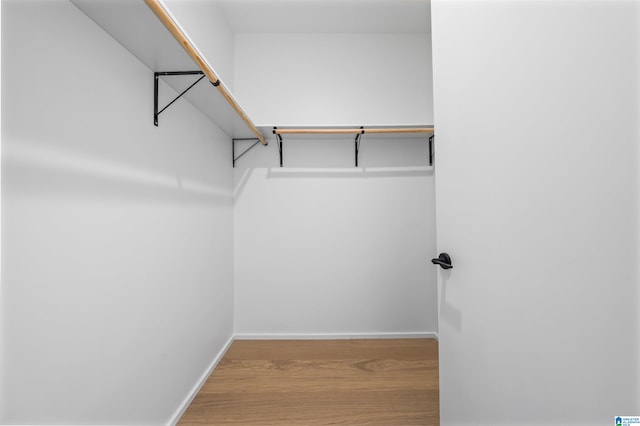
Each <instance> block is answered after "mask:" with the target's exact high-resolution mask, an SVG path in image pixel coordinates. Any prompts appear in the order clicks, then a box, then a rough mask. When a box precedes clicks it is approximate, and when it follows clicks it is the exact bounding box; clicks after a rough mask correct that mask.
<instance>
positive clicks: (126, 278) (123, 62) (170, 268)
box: [0, 0, 233, 424]
mask: <svg viewBox="0 0 640 426" xmlns="http://www.w3.org/2000/svg"><path fill="white" fill-rule="evenodd" d="M2 32H3V37H2V43H3V44H2V66H3V69H2V149H3V152H2V172H3V179H2V197H3V199H2V248H3V250H2V256H3V257H2V288H1V294H2V298H1V305H0V308H1V309H2V318H1V320H2V324H3V330H2V332H3V336H2V337H3V341H2V354H0V359H1V360H2V375H1V377H2V388H3V394H4V396H3V400H2V401H0V422H3V423H21V424H37V423H47V424H97V423H102V424H162V423H166V422H167V421H169V419H170V418H171V417H172V416H173V414H174V411H175V410H176V409H178V407H179V406H180V404H182V402H183V400H184V399H185V397H187V395H188V394H189V392H191V390H192V388H193V386H194V384H195V383H196V382H197V381H198V380H199V379H200V377H201V375H202V374H203V373H205V371H206V370H207V368H208V367H209V366H210V364H211V362H212V361H213V360H214V358H215V357H216V355H217V354H218V352H219V351H220V350H221V349H222V348H223V346H224V345H225V344H226V343H227V341H228V339H229V338H230V337H231V335H232V327H233V326H232V319H233V318H232V305H233V302H232V297H233V288H232V284H233V283H232V279H233V277H232V273H233V271H232V250H231V247H232V237H233V236H232V230H233V214H232V209H233V198H232V173H231V170H230V159H229V158H230V155H231V152H230V141H229V138H228V136H226V135H225V134H223V133H222V132H220V131H219V130H218V129H217V128H216V127H215V126H214V125H212V124H211V122H209V121H208V120H207V119H205V118H204V117H203V116H202V115H201V114H200V113H199V112H198V111H197V110H195V109H194V108H193V107H191V106H190V105H188V104H186V103H184V102H181V101H179V102H176V103H175V104H174V105H173V106H172V107H171V108H172V111H171V114H170V116H167V118H166V119H164V120H162V122H161V123H160V127H159V128H155V127H154V126H153V123H152V104H153V100H152V99H153V89H152V88H153V84H152V79H153V74H152V72H151V71H150V70H149V69H147V68H146V67H144V66H143V65H142V64H141V63H140V62H139V61H137V60H136V59H135V58H134V57H133V56H131V54H130V53H129V52H127V51H126V50H125V49H123V48H122V47H121V46H120V45H119V44H118V43H116V42H115V41H114V40H113V39H112V38H111V37H109V36H108V35H107V34H106V33H104V32H103V31H102V30H101V29H100V28H99V27H97V26H96V25H95V24H94V23H93V22H92V21H91V20H90V19H89V18H87V17H86V16H85V15H83V14H82V13H81V12H80V11H79V10H78V9H76V8H75V7H74V6H73V5H71V4H70V3H69V2H66V1H35V0H33V1H28V2H25V1H17V0H16V1H3V2H2ZM161 93H162V94H163V96H165V95H166V96H167V98H169V99H170V96H172V93H171V92H170V90H169V89H168V88H167V87H163V88H162V92H161ZM174 96H175V95H174Z"/></svg>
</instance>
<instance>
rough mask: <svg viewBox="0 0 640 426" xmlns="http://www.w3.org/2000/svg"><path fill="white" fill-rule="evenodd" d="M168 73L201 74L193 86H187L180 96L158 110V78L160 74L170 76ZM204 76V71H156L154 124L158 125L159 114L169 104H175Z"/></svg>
mask: <svg viewBox="0 0 640 426" xmlns="http://www.w3.org/2000/svg"><path fill="white" fill-rule="evenodd" d="M168 75H200V78H198V79H197V80H196V81H195V82H194V83H193V84H192V85H191V86H189V87H187V88H186V89H185V90H184V91H183V92H182V93H180V94H179V95H178V96H176V97H175V99H174V100H172V101H171V102H169V103H168V104H167V105H166V106H165V107H164V108H162V109H161V110H160V111H158V80H159V77H160V76H168ZM204 77H205V74H204V72H202V71H167V72H154V73H153V124H154V126H156V127H158V116H159V115H160V114H161V113H162V111H164V110H165V109H167V108H169V106H171V104H173V103H174V102H175V101H177V100H178V99H180V98H181V97H182V95H184V94H185V93H187V92H188V91H189V90H190V89H191V88H192V87H193V86H195V85H196V84H198V82H200V80H202V79H203V78H204Z"/></svg>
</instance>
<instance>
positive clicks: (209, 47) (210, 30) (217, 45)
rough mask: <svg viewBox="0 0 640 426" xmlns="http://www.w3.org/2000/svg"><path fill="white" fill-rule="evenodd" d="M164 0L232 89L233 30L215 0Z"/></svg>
mask: <svg viewBox="0 0 640 426" xmlns="http://www.w3.org/2000/svg"><path fill="white" fill-rule="evenodd" d="M163 3H164V5H165V7H166V8H167V10H168V11H169V12H170V13H171V14H172V15H173V17H174V18H175V19H176V21H177V22H178V23H179V25H180V27H181V28H182V30H183V31H184V32H185V34H186V35H187V36H188V37H189V39H191V41H192V42H193V44H194V45H195V46H197V48H198V50H199V51H200V53H201V54H202V56H203V57H204V58H205V59H206V60H207V62H208V63H209V65H210V66H211V67H212V68H213V69H214V70H215V72H216V75H217V76H218V77H219V78H220V79H221V80H222V81H224V84H225V85H226V86H227V87H228V88H229V89H230V90H233V78H234V69H233V67H234V37H233V36H234V34H233V32H232V31H231V29H230V28H229V25H228V23H227V21H226V19H225V17H224V15H223V14H222V11H221V8H220V5H219V4H218V1H217V0H213V1H212V0H208V1H203V0H163ZM194 67H195V65H194ZM194 69H195V68H194Z"/></svg>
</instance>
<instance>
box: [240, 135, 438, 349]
mask: <svg viewBox="0 0 640 426" xmlns="http://www.w3.org/2000/svg"><path fill="white" fill-rule="evenodd" d="M427 147H428V145H427V141H426V138H423V139H421V140H411V139H407V140H372V139H367V138H366V135H365V137H364V139H363V141H362V144H361V154H360V166H361V167H359V168H355V167H353V161H354V153H353V149H354V148H353V140H352V139H351V138H349V139H339V138H337V139H327V138H324V139H302V140H297V139H294V138H290V137H289V138H285V142H284V161H285V167H284V168H280V167H279V165H278V151H277V148H276V144H275V142H273V141H272V142H271V143H270V144H269V146H268V147H267V148H263V147H256V148H254V150H253V151H251V152H249V153H248V154H247V155H246V156H244V157H242V158H241V159H240V160H239V161H238V165H237V167H236V171H235V173H236V181H235V211H234V214H235V222H234V225H235V227H234V230H235V231H234V235H235V332H236V333H237V334H238V335H240V336H252V337H274V336H276V337H286V336H295V337H309V336H340V335H351V336H353V335H367V334H369V335H387V334H388V335H396V336H398V335H407V334H412V335H425V336H426V335H430V334H429V333H434V332H436V331H437V320H436V315H437V314H436V284H435V269H434V268H433V265H431V263H430V261H429V260H430V259H431V257H433V255H434V253H435V221H434V216H435V206H434V202H433V201H434V182H433V170H432V168H431V167H429V166H428V159H427V149H428V148H427Z"/></svg>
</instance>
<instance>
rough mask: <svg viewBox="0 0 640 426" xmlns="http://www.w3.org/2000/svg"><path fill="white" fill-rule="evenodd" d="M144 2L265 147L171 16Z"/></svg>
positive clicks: (150, 0) (155, 2) (151, 0)
mask: <svg viewBox="0 0 640 426" xmlns="http://www.w3.org/2000/svg"><path fill="white" fill-rule="evenodd" d="M144 2H145V3H146V4H147V6H149V7H150V8H151V10H152V11H153V13H155V14H156V16H157V17H158V19H160V21H161V22H162V23H163V24H164V26H165V27H167V29H168V30H169V32H170V33H171V34H172V35H173V37H174V38H175V39H176V40H177V41H178V43H180V46H182V48H183V49H184V50H185V51H186V52H187V53H188V54H189V56H191V59H193V60H194V62H195V63H196V64H198V66H199V67H200V69H201V70H202V71H203V72H204V73H205V74H206V75H207V77H208V78H209V80H210V81H211V83H212V84H213V85H214V86H215V87H216V88H217V89H218V91H219V92H220V94H222V96H223V97H224V98H225V99H226V100H227V102H228V103H229V105H231V107H232V108H233V109H234V110H235V111H236V113H237V114H238V115H239V116H240V118H242V120H243V121H244V122H245V123H246V124H247V126H249V128H250V129H251V131H252V132H253V133H254V134H255V135H256V137H257V138H258V140H260V142H261V143H262V144H263V145H267V141H266V140H265V138H264V136H262V133H260V131H259V130H258V129H257V128H256V126H255V125H254V124H253V122H252V121H251V119H250V118H249V117H248V116H247V114H246V113H245V112H244V111H243V110H242V108H241V107H240V105H238V103H237V102H236V101H235V99H233V96H232V95H231V93H230V92H229V91H228V90H227V88H226V87H225V86H224V84H222V82H221V81H220V79H219V78H218V76H217V75H216V74H215V73H214V72H213V70H212V69H211V67H210V66H209V65H207V63H206V62H205V61H203V60H202V58H201V57H200V53H198V51H197V50H196V48H195V46H194V45H193V44H192V43H191V41H189V39H187V37H186V35H185V34H184V33H183V32H182V30H181V29H180V27H178V24H176V22H175V21H174V20H173V18H172V17H171V15H169V13H167V11H166V10H165V8H164V7H163V6H162V4H161V3H160V0H144Z"/></svg>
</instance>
